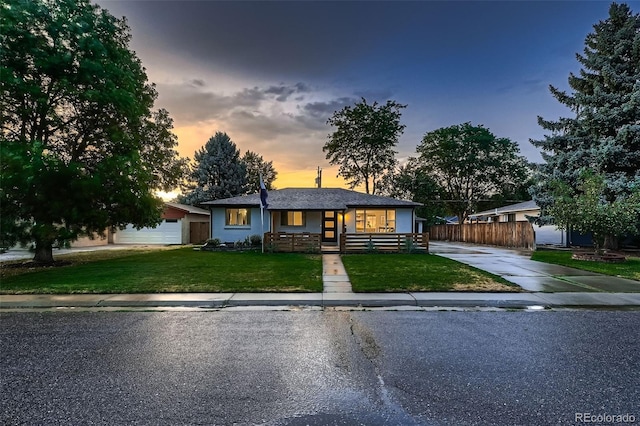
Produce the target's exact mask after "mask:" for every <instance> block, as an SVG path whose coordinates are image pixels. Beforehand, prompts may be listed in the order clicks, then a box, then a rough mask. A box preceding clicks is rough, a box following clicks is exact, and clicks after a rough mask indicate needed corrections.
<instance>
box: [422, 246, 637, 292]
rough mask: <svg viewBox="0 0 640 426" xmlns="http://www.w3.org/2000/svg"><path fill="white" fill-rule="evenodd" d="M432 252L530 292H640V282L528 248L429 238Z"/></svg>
mask: <svg viewBox="0 0 640 426" xmlns="http://www.w3.org/2000/svg"><path fill="white" fill-rule="evenodd" d="M429 251H430V252H431V253H433V254H437V255H439V256H443V257H446V258H449V259H453V260H456V261H458V262H461V263H465V264H467V265H470V266H473V267H475V268H478V269H482V270H483V271H487V272H491V273H492V274H495V275H499V276H501V277H502V278H504V279H505V280H507V281H510V282H512V283H515V284H518V285H519V286H520V287H522V288H523V289H525V290H528V291H544V292H618V293H638V292H640V281H634V280H630V279H626V278H619V277H612V276H608V275H601V274H597V273H595V272H588V271H581V270H579V269H574V268H569V267H566V266H560V265H551V264H548V263H543V262H537V261H535V260H531V259H530V257H531V252H529V251H522V250H514V249H506V248H498V247H490V246H478V245H470V244H463V243H449V242H443V241H430V242H429Z"/></svg>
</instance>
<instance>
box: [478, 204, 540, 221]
mask: <svg viewBox="0 0 640 426" xmlns="http://www.w3.org/2000/svg"><path fill="white" fill-rule="evenodd" d="M528 210H540V207H538V205H537V204H536V202H535V201H533V200H530V201H524V202H522V203H517V204H510V205H508V206H502V207H498V208H497V209H491V210H485V211H483V212H478V213H474V214H472V215H471V216H470V217H476V216H492V215H499V214H506V213H515V212H522V211H528Z"/></svg>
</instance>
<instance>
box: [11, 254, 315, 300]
mask: <svg viewBox="0 0 640 426" xmlns="http://www.w3.org/2000/svg"><path fill="white" fill-rule="evenodd" d="M95 253H96V254H93V255H85V256H78V255H76V256H75V257H65V256H59V258H58V260H70V261H71V262H72V264H71V265H69V266H61V267H52V268H36V269H32V270H24V269H19V270H17V271H16V270H13V271H12V270H11V269H8V268H3V269H6V270H4V271H3V275H2V280H1V282H0V293H4V294H8V293H164V292H318V291H322V260H321V257H320V255H306V254H297V253H278V254H262V253H256V252H204V251H195V250H193V249H191V248H180V249H175V250H156V251H148V252H136V251H118V252H114V251H111V252H106V251H105V252H95Z"/></svg>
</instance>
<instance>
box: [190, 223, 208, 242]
mask: <svg viewBox="0 0 640 426" xmlns="http://www.w3.org/2000/svg"><path fill="white" fill-rule="evenodd" d="M207 239H209V222H191V223H189V242H190V243H191V244H204V243H205V242H206V241H207Z"/></svg>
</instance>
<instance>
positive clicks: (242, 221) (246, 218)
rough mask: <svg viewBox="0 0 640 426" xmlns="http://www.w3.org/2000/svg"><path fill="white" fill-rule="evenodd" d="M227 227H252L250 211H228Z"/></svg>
mask: <svg viewBox="0 0 640 426" xmlns="http://www.w3.org/2000/svg"><path fill="white" fill-rule="evenodd" d="M225 225H227V226H249V225H251V215H250V214H249V209H227V211H226V220H225Z"/></svg>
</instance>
